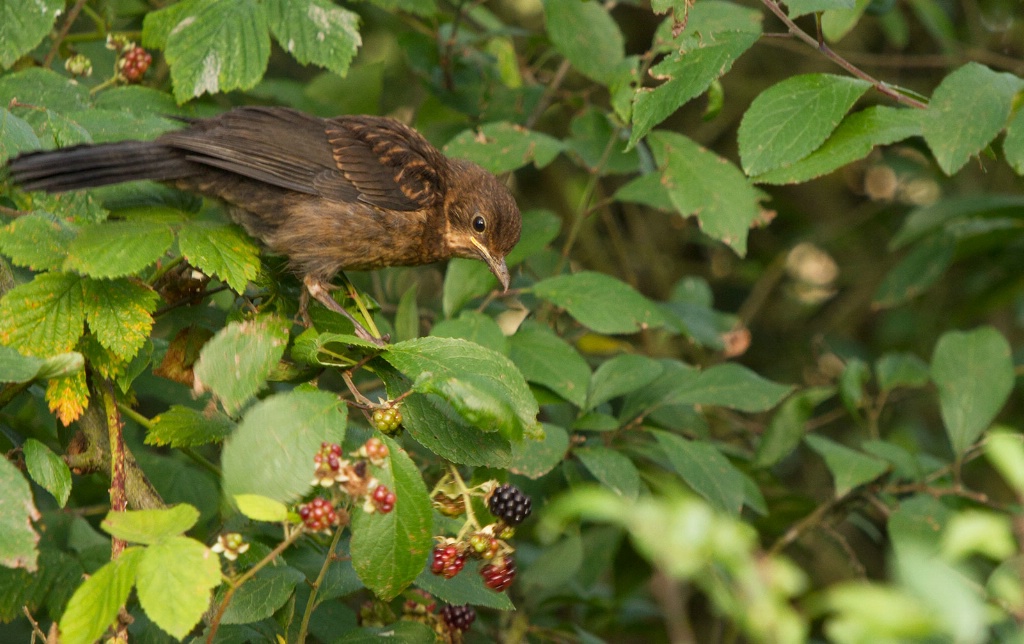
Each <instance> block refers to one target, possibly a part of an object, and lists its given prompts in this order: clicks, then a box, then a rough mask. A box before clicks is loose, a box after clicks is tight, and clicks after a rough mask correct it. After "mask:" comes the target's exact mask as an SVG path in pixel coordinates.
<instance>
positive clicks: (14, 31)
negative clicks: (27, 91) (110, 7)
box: [0, 0, 64, 161]
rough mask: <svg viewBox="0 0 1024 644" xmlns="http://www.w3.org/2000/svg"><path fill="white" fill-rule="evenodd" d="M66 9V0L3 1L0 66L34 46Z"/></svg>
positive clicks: (0, 11)
mask: <svg viewBox="0 0 1024 644" xmlns="http://www.w3.org/2000/svg"><path fill="white" fill-rule="evenodd" d="M63 10H64V1H63V0H2V1H0V67H3V68H7V67H10V66H11V65H13V64H14V62H15V61H17V60H18V59H19V58H21V57H22V56H24V55H25V54H27V53H29V52H30V51H32V50H33V49H35V47H36V45H38V44H39V43H41V42H42V41H43V38H45V37H46V34H48V33H49V32H50V28H51V27H53V23H54V22H55V21H56V20H57V16H59V15H60V14H61V12H62V11H63ZM2 160H3V159H0V161H2Z"/></svg>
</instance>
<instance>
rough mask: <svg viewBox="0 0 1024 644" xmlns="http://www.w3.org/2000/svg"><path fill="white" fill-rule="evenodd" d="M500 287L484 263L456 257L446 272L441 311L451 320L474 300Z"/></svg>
mask: <svg viewBox="0 0 1024 644" xmlns="http://www.w3.org/2000/svg"><path fill="white" fill-rule="evenodd" d="M497 286H498V278H497V277H495V276H494V273H492V272H491V271H490V269H488V268H487V265H486V264H484V263H483V262H480V261H477V260H475V259H466V258H463V257H456V258H455V259H452V260H451V261H449V262H448V268H447V269H446V270H445V272H444V294H443V295H442V298H441V310H442V311H444V316H445V317H446V318H450V317H452V316H454V315H455V314H456V313H458V312H459V311H461V310H462V308H463V307H465V306H466V305H467V304H469V303H470V302H471V301H472V300H473V299H475V298H478V297H483V296H484V295H487V294H488V293H490V292H491V291H493V290H494V289H495V288H496V287H497Z"/></svg>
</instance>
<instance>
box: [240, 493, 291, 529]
mask: <svg viewBox="0 0 1024 644" xmlns="http://www.w3.org/2000/svg"><path fill="white" fill-rule="evenodd" d="M235 505H237V506H238V510H239V512H241V513H242V514H244V515H245V516H247V517H249V518H250V519H252V520H253V521H272V522H275V523H277V522H281V521H287V520H288V507H287V506H286V505H285V504H283V503H281V502H280V501H275V500H273V499H268V498H267V497H265V496H260V495H259V494H236V495H235Z"/></svg>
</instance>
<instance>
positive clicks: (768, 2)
mask: <svg viewBox="0 0 1024 644" xmlns="http://www.w3.org/2000/svg"><path fill="white" fill-rule="evenodd" d="M761 2H762V3H763V4H764V6H766V7H767V8H768V10H769V11H771V12H772V13H774V14H775V15H776V17H778V19H779V20H781V21H782V22H783V24H785V25H786V27H787V28H789V32H790V33H791V34H793V35H794V36H796V37H797V38H799V39H800V40H802V41H804V42H805V43H807V44H808V45H810V46H811V47H814V48H815V49H817V50H818V51H820V52H821V53H822V54H823V55H824V56H825V57H826V58H828V59H829V60H831V61H832V62H834V63H835V64H837V65H839V66H840V67H842V68H843V69H845V70H846V71H847V72H849V73H850V74H852V75H853V76H856V77H857V78H860V79H861V80H865V81H867V82H869V83H871V84H872V85H873V86H874V88H875V89H876V90H878V91H879V92H880V93H882V94H885V95H886V96H888V97H889V98H891V99H893V100H894V101H896V102H898V103H903V104H904V105H909V106H910V107H916V108H918V109H922V110H923V109H925V108H926V107H928V106H927V105H925V104H924V103H922V102H921V101H919V100H917V99H915V98H912V97H910V96H907V95H906V94H903V93H901V92H898V91H896V90H894V89H893V88H891V87H890V86H889V85H887V84H885V83H883V82H882V81H880V80H878V79H877V78H875V77H874V76H872V75H870V74H868V73H867V72H865V71H863V70H862V69H860V68H859V67H857V66H856V65H854V64H853V63H851V62H850V61H848V60H846V59H845V58H843V57H842V56H840V55H839V54H837V53H836V52H834V51H832V49H831V48H830V47H829V46H828V45H826V44H825V42H824V41H823V40H818V39H816V38H815V37H814V36H812V35H810V34H809V33H807V32H806V31H804V30H803V29H801V28H800V27H798V26H797V24H796V23H795V22H793V20H792V19H791V18H790V17H789V16H787V15H786V12H785V11H783V10H782V7H780V6H779V5H778V3H777V2H776V1H775V0H761ZM818 24H819V28H820V19H819V23H818Z"/></svg>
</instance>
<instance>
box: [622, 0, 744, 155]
mask: <svg viewBox="0 0 1024 644" xmlns="http://www.w3.org/2000/svg"><path fill="white" fill-rule="evenodd" d="M698 6H700V5H698ZM755 25H756V26H757V27H758V29H756V30H751V31H737V32H726V33H721V34H716V36H715V37H714V38H708V39H701V40H698V41H696V42H694V43H693V44H694V46H693V47H692V48H688V49H686V50H685V51H674V52H673V53H671V54H670V55H669V56H668V57H667V58H666V59H665V60H663V61H661V62H660V63H658V64H657V65H655V66H653V67H652V68H651V70H650V74H651V76H652V77H653V78H655V79H657V80H659V81H661V84H660V85H658V86H657V87H653V88H651V87H641V88H638V89H637V90H636V95H635V97H634V99H633V130H632V132H631V133H630V136H629V148H632V147H633V146H635V145H636V144H637V142H638V141H640V139H642V138H643V137H645V136H647V134H648V133H649V132H650V131H651V130H652V129H653V128H654V127H655V126H656V125H658V124H659V123H661V122H662V121H664V120H665V119H666V118H668V117H669V116H671V115H672V114H673V113H674V112H675V111H676V110H677V109H679V108H680V107H681V106H682V105H684V104H685V103H687V102H689V101H690V100H691V99H694V98H696V97H698V96H700V95H701V94H703V93H704V92H705V91H707V89H708V87H709V86H710V85H711V83H712V82H714V81H715V80H716V79H718V78H719V77H721V76H723V75H724V74H726V73H727V72H728V71H729V70H730V69H732V65H733V63H734V62H736V59H738V58H739V57H740V56H742V55H743V53H744V52H746V51H747V50H748V49H750V47H751V46H753V44H754V43H755V42H757V40H758V38H760V36H761V31H760V28H759V27H760V24H759V23H755Z"/></svg>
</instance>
